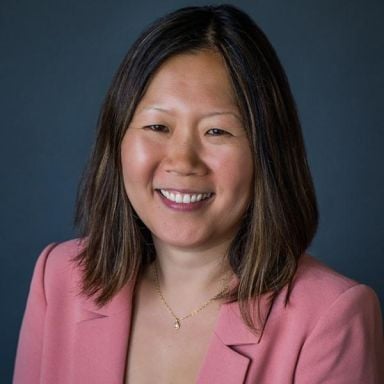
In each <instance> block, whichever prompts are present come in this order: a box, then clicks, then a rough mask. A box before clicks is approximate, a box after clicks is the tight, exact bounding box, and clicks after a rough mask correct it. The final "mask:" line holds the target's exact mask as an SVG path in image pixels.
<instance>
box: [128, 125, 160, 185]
mask: <svg viewBox="0 0 384 384" xmlns="http://www.w3.org/2000/svg"><path fill="white" fill-rule="evenodd" d="M121 163H122V168H123V176H124V182H125V184H126V186H127V183H137V182H142V181H143V180H145V179H146V178H148V177H149V175H150V173H151V171H152V170H153V168H154V166H155V164H156V148H154V145H153V144H151V143H150V142H148V141H146V140H144V139H143V138H140V137H138V136H136V135H135V134H131V133H130V132H127V133H126V136H125V137H124V139H123V142H122V145H121Z"/></svg>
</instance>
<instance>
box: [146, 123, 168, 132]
mask: <svg viewBox="0 0 384 384" xmlns="http://www.w3.org/2000/svg"><path fill="white" fill-rule="evenodd" d="M144 129H149V130H151V131H154V132H168V128H167V127H166V126H165V125H162V124H151V125H146V126H145V127H144Z"/></svg>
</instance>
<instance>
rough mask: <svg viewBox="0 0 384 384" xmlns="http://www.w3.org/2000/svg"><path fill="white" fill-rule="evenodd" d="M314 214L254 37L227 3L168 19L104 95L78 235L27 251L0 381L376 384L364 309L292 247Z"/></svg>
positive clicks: (375, 311) (366, 295)
mask: <svg viewBox="0 0 384 384" xmlns="http://www.w3.org/2000/svg"><path fill="white" fill-rule="evenodd" d="M317 220H318V212H317V205H316V198H315V192H314V188H313V183H312V179H311V175H310V171H309V167H308V164H307V160H306V153H305V148H304V143H303V137H302V133H301V128H300V124H299V120H298V117H297V113H296V109H295V103H294V100H293V98H292V95H291V92H290V88H289V85H288V82H287V79H286V76H285V73H284V70H283V68H282V67H281V65H280V63H279V60H278V58H277V56H276V54H275V52H274V50H273V48H272V46H271V45H270V43H269V42H268V40H267V38H266V37H265V35H264V34H263V32H262V31H261V30H260V29H259V28H258V27H257V26H256V24H255V23H254V22H253V21H252V20H251V19H250V18H249V17H248V16H247V15H246V14H245V13H243V12H242V11H240V10H238V9H236V8H234V7H232V6H228V5H222V6H206V7H189V8H183V9H181V10H178V11H175V12H173V13H171V14H169V15H166V16H165V17H163V18H161V19H160V20H157V21H156V22H154V23H153V24H152V25H151V26H150V27H149V28H148V29H147V30H146V31H145V32H144V33H143V34H142V35H141V36H140V37H139V38H138V40H137V41H136V42H135V44H134V45H133V46H132V48H131V49H130V50H129V52H128V54H127V56H126V57H125V59H124V61H123V63H122V64H121V66H120V68H119V70H118V72H117V74H116V76H115V78H114V80H113V82H112V85H111V88H110V90H109V92H108V94H107V97H106V100H105V103H104V105H103V108H102V111H101V115H100V120H99V132H98V137H97V141H96V145H95V149H94V153H93V156H92V158H91V161H90V164H89V167H88V169H87V172H86V173H85V177H84V182H83V184H82V186H81V194H80V196H79V201H78V211H77V222H78V224H79V225H80V227H81V229H82V233H81V238H80V239H76V240H71V241H68V242H65V243H61V244H52V245H49V246H48V247H47V248H46V249H45V250H44V251H43V252H42V254H41V256H40V257H39V260H38V262H37V265H36V269H35V273H34V277H33V280H32V285H31V291H30V295H29V299H28V304H27V308H26V312H25V316H24V321H23V326H22V329H21V333H20V340H19V347H18V353H17V359H16V367H15V376H14V382H15V383H16V384H20V383H31V384H35V383H47V384H48V383H55V384H63V383H71V384H72V383H93V384H97V383H123V382H129V383H135V384H136V383H139V384H140V383H151V382H156V383H194V382H198V383H201V384H204V383H220V384H232V383H233V384H238V383H248V384H251V383H256V382H257V383H259V384H271V383H273V384H286V383H296V384H307V383H311V384H317V383H318V384H320V383H331V382H332V383H337V384H341V383H348V384H353V383H356V384H357V383H366V384H374V383H376V384H378V383H380V382H381V381H382V380H383V378H384V375H383V364H381V363H382V361H383V360H382V359H383V334H382V320H381V314H380V309H379V304H378V300H377V298H376V295H375V293H374V292H373V291H372V290H371V289H370V288H369V287H367V286H365V285H363V284H359V283H357V282H355V281H353V280H350V279H348V278H346V277H344V276H341V275H338V274H337V273H336V272H334V271H332V270H330V269H329V268H328V267H326V266H324V265H322V264H321V263H319V262H318V261H316V260H315V259H314V258H312V257H311V256H310V255H308V254H307V253H306V249H307V248H308V246H309V244H310V242H311V240H312V238H313V236H314V234H315V231H316V227H317Z"/></svg>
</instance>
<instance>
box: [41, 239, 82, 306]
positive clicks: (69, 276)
mask: <svg viewBox="0 0 384 384" xmlns="http://www.w3.org/2000/svg"><path fill="white" fill-rule="evenodd" d="M84 247H85V241H84V240H83V239H71V240H67V241H64V242H60V243H51V244H49V245H47V246H46V247H45V248H44V249H43V251H42V252H41V253H40V256H39V257H38V260H37V262H36V266H35V271H34V279H38V280H40V281H39V283H40V284H41V285H42V287H43V290H44V292H45V296H46V300H47V301H49V299H50V298H52V296H58V295H66V294H68V292H72V293H75V291H79V288H80V281H81V270H80V267H79V265H78V262H77V261H76V260H75V258H76V256H77V255H79V254H80V253H81V251H82V250H83V249H84Z"/></svg>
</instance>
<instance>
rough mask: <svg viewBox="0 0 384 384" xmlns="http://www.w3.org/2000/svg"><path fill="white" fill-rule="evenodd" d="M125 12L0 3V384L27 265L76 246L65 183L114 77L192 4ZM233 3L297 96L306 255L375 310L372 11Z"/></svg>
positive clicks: (353, 6)
mask: <svg viewBox="0 0 384 384" xmlns="http://www.w3.org/2000/svg"><path fill="white" fill-rule="evenodd" d="M138 3H139V4H137V2H136V1H117V0H112V1H108V2H107V1H101V0H92V1H90V0H77V1H75V0H66V1H64V0H61V1H58V0H57V1H48V0H46V1H43V0H38V1H27V0H19V1H14V0H6V1H4V0H2V1H1V3H0V65H1V67H0V82H1V83H0V89H1V103H0V108H1V117H0V124H1V125H0V132H1V137H0V177H1V178H0V183H1V199H0V204H1V205H0V209H1V211H0V212H1V223H0V247H1V249H0V257H1V278H0V284H1V286H0V292H1V311H2V313H1V327H0V329H1V333H0V335H1V336H0V337H1V338H0V348H1V349H0V380H1V382H2V383H7V382H10V381H11V374H12V370H13V361H14V355H15V350H16V342H17V336H18V331H19V327H20V322H21V319H22V313H23V310H24V306H25V300H26V296H27V292H28V287H29V282H30V278H31V274H32V269H33V265H34V262H35V260H36V257H37V256H38V254H39V252H40V251H41V249H42V248H43V246H45V245H46V244H47V243H49V242H52V241H61V240H65V239H68V238H71V237H73V236H74V235H75V231H74V229H73V227H72V216H73V210H74V201H75V195H76V189H77V184H78V181H79V178H80V174H81V171H82V168H83V166H84V164H85V161H86V159H87V157H88V156H89V153H90V148H91V145H92V142H93V137H94V133H95V125H96V120H97V115H98V110H99V108H100V104H101V102H102V99H103V97H104V94H105V92H106V90H107V87H108V85H109V82H110V80H111V78H112V75H113V73H114V71H115V70H116V68H117V66H118V64H119V63H120V61H121V59H122V57H123V55H124V54H125V52H126V51H127V48H128V47H129V45H130V44H131V43H132V42H133V40H134V39H135V38H136V37H137V36H138V34H139V32H140V31H141V30H142V29H143V28H144V26H146V25H147V24H148V23H149V22H150V21H152V20H153V19H154V18H156V17H157V16H160V15H162V14H164V13H165V12H168V11H170V10H173V9H175V8H179V7H181V6H185V5H193V4H195V5H196V4H205V2H200V1H197V2H194V3H191V2H188V1H171V0H168V1H164V0H163V1H161V2H160V1H159V2H155V1H148V0H141V1H140V2H138ZM217 3H220V2H217ZM235 4H236V5H238V6H239V7H241V8H243V9H244V10H245V11H247V12H249V13H250V14H251V15H252V16H253V18H254V19H255V20H256V21H257V22H258V23H259V24H260V26H261V27H262V28H263V29H264V31H265V32H266V33H267V35H268V36H269V38H270V40H271V41H272V43H273V44H274V46H275V48H276V50H277V51H278V53H279V56H280V58H281V60H282V62H283V65H284V66H285V68H286V70H287V73H288V77H289V79H290V82H291V85H292V89H293V93H294V95H295V97H296V101H297V104H298V107H299V111H300V116H301V120H302V124H303V130H304V136H305V140H306V145H307V151H308V155H309V160H310V165H311V169H312V173H313V177H314V180H315V184H316V189H317V194H318V200H319V206H320V214H321V221H320V228H319V231H318V234H317V236H316V239H315V241H314V243H313V245H312V247H311V249H310V250H311V252H312V254H313V255H315V256H316V257H318V258H319V259H322V260H324V261H325V262H327V263H328V264H329V265H331V266H332V267H333V268H335V269H336V270H338V271H340V272H342V273H344V274H346V275H348V276H350V277H352V278H354V279H357V280H359V281H361V282H364V283H366V284H368V285H370V286H372V287H373V288H374V289H375V290H376V292H377V293H378V295H379V296H380V298H381V302H382V303H384V284H383V275H384V268H383V261H382V258H383V257H384V252H383V250H384V247H383V240H384V225H383V219H382V218H383V213H384V209H383V208H384V203H383V196H384V186H383V171H382V169H383V164H384V155H383V150H382V147H383V144H384V129H383V125H384V124H383V111H384V108H383V100H384V98H383V90H384V27H383V19H384V2H383V1H381V0H377V1H374V0H364V1H363V0H345V1H342V0H337V1H335V0H321V1H308V0H290V1H287V0H264V1H236V3H235Z"/></svg>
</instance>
